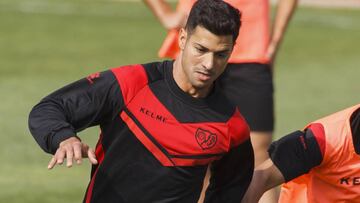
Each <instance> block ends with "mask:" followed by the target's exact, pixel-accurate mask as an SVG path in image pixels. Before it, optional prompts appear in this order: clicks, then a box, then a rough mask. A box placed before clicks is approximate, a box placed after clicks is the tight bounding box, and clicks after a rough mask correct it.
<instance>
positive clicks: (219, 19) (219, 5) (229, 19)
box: [185, 0, 241, 42]
mask: <svg viewBox="0 0 360 203" xmlns="http://www.w3.org/2000/svg"><path fill="white" fill-rule="evenodd" d="M240 17H241V13H240V11H239V10H238V9H236V8H234V7H233V6H231V5H230V4H228V3H226V2H224V1H222V0H198V1H197V2H195V4H194V6H193V7H192V9H191V11H190V14H189V17H188V20H187V22H186V25H185V29H186V30H187V32H189V33H192V32H193V31H194V29H195V28H196V26H198V25H199V26H201V27H203V28H205V29H207V30H209V31H210V32H212V33H213V34H216V35H232V36H233V42H235V41H236V39H237V37H238V35H239V29H240V26H241V21H240Z"/></svg>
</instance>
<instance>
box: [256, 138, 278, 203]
mask: <svg viewBox="0 0 360 203" xmlns="http://www.w3.org/2000/svg"><path fill="white" fill-rule="evenodd" d="M250 136H251V143H252V145H253V147H254V153H255V167H256V166H258V165H260V164H261V163H263V162H264V161H265V160H266V159H267V158H269V155H268V153H267V150H268V148H269V146H270V144H271V142H272V132H259V131H254V132H251V133H250ZM278 198H279V192H278V191H277V189H276V188H273V189H271V190H269V191H267V192H266V193H265V194H264V195H263V196H262V197H261V199H260V201H259V203H277V202H278Z"/></svg>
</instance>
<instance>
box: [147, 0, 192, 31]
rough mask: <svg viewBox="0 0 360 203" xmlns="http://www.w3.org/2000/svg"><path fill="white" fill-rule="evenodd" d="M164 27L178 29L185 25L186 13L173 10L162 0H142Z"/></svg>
mask: <svg viewBox="0 0 360 203" xmlns="http://www.w3.org/2000/svg"><path fill="white" fill-rule="evenodd" d="M143 1H144V2H145V4H146V5H147V6H148V7H149V8H150V10H151V11H152V12H153V14H154V15H155V16H156V17H157V19H158V20H159V21H160V23H161V25H162V26H164V27H165V28H166V29H168V30H170V29H178V28H181V27H183V26H184V25H185V22H186V19H187V14H186V13H184V12H181V11H174V10H173V9H172V8H171V7H170V4H169V3H167V2H166V1H164V0H143Z"/></svg>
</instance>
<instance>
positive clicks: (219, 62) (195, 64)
mask: <svg viewBox="0 0 360 203" xmlns="http://www.w3.org/2000/svg"><path fill="white" fill-rule="evenodd" d="M179 45H180V49H181V50H182V52H183V53H182V58H181V65H182V68H183V72H184V78H183V79H185V80H187V81H186V82H187V83H188V85H189V86H191V87H192V88H194V89H197V90H200V89H204V88H205V89H206V88H210V87H211V86H212V84H213V82H214V81H215V80H216V79H217V78H218V77H219V76H220V74H221V73H222V72H224V70H225V67H226V65H227V62H228V59H229V57H230V55H231V52H232V49H233V45H234V43H233V39H232V35H222V36H219V35H215V34H213V33H211V32H210V31H208V30H207V29H205V28H203V27H201V26H197V27H196V28H195V29H194V30H193V32H192V33H188V32H187V31H186V30H184V29H182V30H181V31H180V37H179Z"/></svg>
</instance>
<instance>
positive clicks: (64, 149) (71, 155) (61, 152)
mask: <svg viewBox="0 0 360 203" xmlns="http://www.w3.org/2000/svg"><path fill="white" fill-rule="evenodd" d="M85 157H88V158H89V161H90V163H92V164H97V163H98V162H97V160H96V156H95V152H94V150H93V149H91V148H90V147H89V146H88V145H87V144H85V143H83V142H81V141H80V139H79V138H77V137H70V138H68V139H66V140H64V141H62V142H61V143H60V145H59V148H58V149H57V150H56V152H55V155H54V156H53V157H52V159H51V160H50V162H49V165H48V169H52V168H53V167H54V166H55V165H56V164H57V165H61V164H62V163H63V162H64V159H66V166H67V167H68V168H70V167H71V166H72V165H73V160H75V161H76V163H77V164H81V163H82V158H85Z"/></svg>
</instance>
